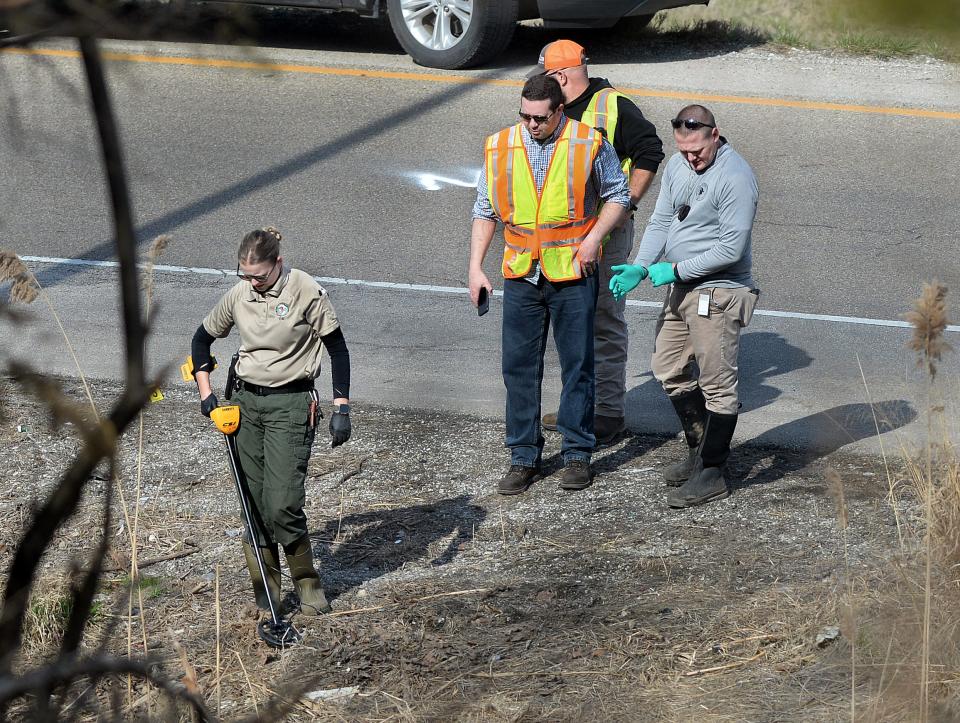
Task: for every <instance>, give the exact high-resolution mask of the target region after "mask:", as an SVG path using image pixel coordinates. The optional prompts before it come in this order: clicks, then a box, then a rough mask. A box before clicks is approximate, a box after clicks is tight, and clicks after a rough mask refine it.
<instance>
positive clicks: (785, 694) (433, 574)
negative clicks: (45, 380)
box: [0, 381, 912, 721]
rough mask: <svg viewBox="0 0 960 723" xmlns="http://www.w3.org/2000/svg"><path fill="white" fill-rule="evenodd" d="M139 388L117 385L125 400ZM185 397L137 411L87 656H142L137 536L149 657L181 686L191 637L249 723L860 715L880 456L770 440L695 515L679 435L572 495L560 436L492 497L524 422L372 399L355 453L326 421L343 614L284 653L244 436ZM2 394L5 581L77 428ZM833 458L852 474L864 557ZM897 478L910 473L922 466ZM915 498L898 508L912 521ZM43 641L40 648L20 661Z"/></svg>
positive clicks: (93, 511)
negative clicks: (267, 640) (270, 621)
mask: <svg viewBox="0 0 960 723" xmlns="http://www.w3.org/2000/svg"><path fill="white" fill-rule="evenodd" d="M66 385H67V393H68V394H70V395H71V396H76V397H77V398H78V399H79V398H80V392H79V389H78V388H77V387H76V385H75V384H74V383H72V382H69V381H67V382H66ZM117 391H118V390H117V387H116V386H113V385H109V384H102V383H101V384H97V385H96V386H95V388H94V393H95V396H96V398H97V399H98V400H99V402H98V403H100V404H103V405H104V406H105V404H106V401H107V400H109V399H110V398H111V395H114V394H116V393H117ZM164 392H165V395H166V398H165V399H164V400H163V401H162V402H160V403H158V404H153V405H150V406H149V407H148V409H147V410H146V412H145V414H144V425H143V442H142V452H138V450H140V449H141V437H140V429H139V426H138V425H134V426H133V427H132V428H131V430H130V431H129V432H128V433H127V435H125V437H124V439H123V441H122V457H121V469H122V485H121V487H122V490H123V499H122V501H121V500H120V499H118V500H117V504H116V512H115V514H114V523H113V526H112V529H111V530H109V531H108V534H110V535H111V536H112V537H113V538H114V543H113V549H112V551H111V560H110V561H111V567H112V568H113V569H112V570H111V571H110V572H108V573H107V574H106V575H105V579H104V585H103V592H102V595H101V608H100V610H99V612H98V615H97V617H95V619H94V620H93V621H92V628H91V636H90V641H89V644H91V645H93V644H95V642H96V640H95V638H96V635H97V633H98V632H100V631H103V630H106V629H107V628H108V627H109V626H110V625H111V624H114V623H118V624H119V626H120V627H119V631H121V632H122V634H120V633H117V634H116V635H115V637H116V641H115V642H114V643H113V644H112V647H113V648H114V649H115V650H116V651H117V652H122V651H124V650H126V647H127V619H126V617H127V613H128V609H127V607H126V605H121V606H120V608H119V609H118V610H116V611H114V607H113V605H114V603H113V602H112V601H114V600H116V599H118V598H122V596H123V592H124V590H126V589H127V587H128V584H129V576H128V566H129V560H130V533H129V530H130V528H131V527H135V528H136V539H137V547H138V550H137V555H138V559H139V561H140V564H141V566H142V569H141V574H142V575H143V576H144V582H143V583H142V585H141V594H139V595H135V597H134V599H133V612H134V624H133V626H132V628H131V630H132V632H131V643H130V647H131V649H132V650H134V651H136V652H143V648H144V646H145V645H146V647H147V648H148V649H149V650H150V652H151V653H152V654H154V655H156V656H158V657H159V658H160V659H161V660H163V661H165V664H166V665H167V667H168V670H169V672H170V675H171V676H172V677H179V676H181V675H182V674H183V671H182V668H181V667H180V663H179V660H180V657H179V655H178V653H177V652H176V651H175V650H174V647H173V641H174V640H176V641H178V642H179V643H180V644H181V645H182V646H183V647H184V649H185V650H186V652H187V656H188V658H189V660H190V662H191V664H192V665H193V666H194V667H195V668H196V670H197V676H198V681H199V685H200V688H201V690H202V691H203V693H204V695H206V696H207V698H208V700H210V701H211V705H213V706H214V707H217V705H218V704H217V700H218V699H219V709H220V711H221V712H222V713H223V714H224V715H226V716H228V717H229V716H234V715H239V714H240V713H243V712H250V711H252V710H253V707H254V701H255V700H256V701H257V702H258V704H259V703H262V700H263V698H264V697H266V695H268V694H269V693H271V692H280V691H283V690H287V689H290V688H291V686H296V685H298V684H300V683H303V684H307V683H309V685H310V687H311V688H312V689H334V688H344V687H351V686H355V687H357V689H358V692H357V693H356V694H355V695H353V696H352V697H351V698H349V699H348V700H346V701H340V702H329V703H306V702H301V703H300V704H298V706H297V707H296V709H295V710H294V712H293V714H292V718H293V719H295V720H316V719H330V720H343V719H349V720H365V719H378V720H383V719H387V718H391V717H393V718H397V719H404V720H414V719H416V720H464V721H466V720H583V719H584V718H587V717H594V718H600V719H603V720H631V721H636V720H664V719H666V720H689V719H693V718H697V719H706V720H796V719H808V720H814V719H815V720H833V719H837V720H839V719H843V718H845V717H847V716H848V715H849V709H848V705H849V696H850V679H849V649H848V648H847V645H846V642H845V640H844V639H843V638H842V637H841V638H840V639H839V640H837V641H836V642H834V643H833V644H832V645H828V646H827V647H825V648H823V649H821V648H819V647H818V646H817V644H816V636H817V633H818V632H819V631H820V630H822V629H823V628H825V627H827V626H838V625H840V617H841V613H840V611H839V605H838V600H839V598H840V595H841V594H842V592H843V591H844V590H845V589H846V585H847V581H848V580H851V579H856V580H858V581H860V582H858V584H861V585H863V586H868V585H869V580H871V579H873V578H874V577H875V576H877V575H882V574H883V570H884V569H885V567H886V566H887V565H889V561H890V560H891V559H892V558H893V557H894V556H895V555H896V554H897V553H898V552H899V542H898V532H897V524H896V523H897V519H896V516H895V514H894V508H893V507H891V505H890V502H889V500H888V495H889V484H890V481H889V480H888V474H887V470H886V469H885V468H884V467H883V465H881V464H879V463H878V461H877V460H873V459H867V458H859V457H854V456H849V455H844V454H842V453H836V452H835V453H832V454H830V455H828V456H825V457H820V456H818V455H816V454H811V453H810V452H809V451H806V452H804V451H791V450H785V449H779V448H776V449H774V448H761V447H755V446H751V445H750V444H749V443H747V444H745V445H743V446H741V447H739V448H738V449H737V450H735V452H734V456H733V458H732V461H731V478H732V480H733V484H734V494H733V495H732V496H731V497H730V498H729V499H727V500H723V501H720V502H716V503H713V504H710V505H706V506H704V507H699V508H694V509H691V510H682V511H677V510H670V509H668V508H667V507H666V506H665V503H664V497H665V488H664V487H663V484H662V482H661V480H660V477H659V470H660V469H661V467H662V466H663V465H664V464H665V463H668V462H670V461H673V460H674V459H675V458H677V457H679V456H681V455H682V454H684V453H685V448H684V447H683V444H682V441H681V440H680V439H679V438H666V437H657V436H651V435H644V434H636V435H633V436H630V437H629V438H628V439H626V440H624V441H623V442H621V443H619V444H618V445H616V446H614V447H612V448H611V449H608V450H604V451H602V452H600V453H598V454H597V456H596V457H595V467H596V469H597V472H598V475H597V479H596V481H595V483H594V485H593V486H592V487H590V488H589V489H587V490H584V491H582V492H578V493H569V492H564V491H562V490H560V489H559V488H558V487H557V475H556V474H555V473H556V472H557V471H559V468H560V458H559V440H558V438H557V437H556V436H554V435H550V436H549V437H548V442H547V444H548V448H547V454H548V459H547V463H546V469H547V475H546V476H545V477H544V478H543V479H542V480H540V481H539V482H537V483H536V484H534V485H533V486H532V487H531V489H530V490H529V491H528V492H527V493H526V494H524V495H520V496H518V497H513V498H503V497H500V496H499V495H497V494H496V493H495V488H496V482H497V480H498V479H499V477H500V475H501V474H502V473H503V471H504V469H505V467H506V464H507V454H506V452H505V450H504V449H503V446H502V434H503V428H502V422H501V420H499V419H488V418H481V417H476V416H468V415H457V414H450V413H440V412H433V411H424V410H406V409H387V408H378V407H374V406H371V405H364V404H357V405H355V411H354V414H353V419H354V437H353V439H352V440H351V441H350V443H348V444H347V445H345V446H344V447H340V448H337V449H330V448H329V447H328V446H326V444H325V435H324V434H318V441H317V443H316V445H315V447H314V454H313V457H312V459H311V462H310V467H309V477H308V481H307V507H306V510H307V515H308V518H309V520H310V525H311V530H312V535H311V536H312V540H313V543H314V551H315V555H316V558H317V561H318V567H319V569H320V570H321V576H322V578H323V582H324V585H325V587H326V589H327V590H328V593H329V596H330V598H331V600H332V603H333V606H334V613H333V614H332V615H329V616H325V617H322V618H313V619H311V618H305V617H303V616H295V618H294V620H295V622H296V624H297V625H298V626H300V627H301V628H302V629H303V631H304V633H305V643H304V645H302V646H300V647H297V648H295V649H291V650H287V651H284V652H282V653H275V652H273V651H270V650H269V649H267V648H265V647H264V646H263V645H262V644H260V643H259V642H258V641H257V638H256V633H255V623H256V611H255V610H254V609H253V608H252V606H251V604H250V599H251V595H250V593H249V581H248V578H247V573H246V569H245V567H244V565H243V558H242V553H241V550H240V540H239V532H240V529H241V522H240V517H239V513H238V508H237V503H236V500H235V497H234V492H233V486H232V482H231V480H230V478H229V476H228V471H227V466H226V458H225V452H224V449H223V441H222V437H220V435H219V434H217V433H216V432H215V430H213V428H212V427H211V426H210V424H209V422H208V421H207V420H206V419H204V418H203V417H201V416H200V415H199V413H198V404H197V402H196V399H195V395H193V394H191V393H189V392H188V391H187V390H185V389H170V390H164ZM0 398H2V399H3V400H4V401H3V409H4V412H5V415H4V420H3V422H2V426H0V444H2V445H3V449H4V450H5V453H4V455H3V457H2V458H0V481H2V483H0V514H2V515H3V518H4V519H5V520H7V521H8V524H6V525H4V527H3V531H2V540H0V558H2V563H3V567H4V569H5V568H6V567H7V565H8V564H9V561H10V558H11V555H12V551H13V549H14V545H15V541H16V539H17V537H18V535H19V533H20V532H21V531H22V529H23V526H24V524H26V522H27V521H28V520H29V518H30V515H31V514H32V512H31V510H32V508H33V506H34V505H35V504H36V503H37V502H38V501H39V500H40V499H41V498H42V496H43V495H44V493H45V492H46V491H48V490H49V489H51V487H52V485H53V484H54V482H55V481H56V479H57V477H58V475H59V474H60V473H61V472H62V470H63V468H64V466H65V464H66V462H67V460H68V458H69V456H70V454H71V453H72V452H73V451H74V450H75V448H76V441H75V437H74V435H72V434H70V433H69V430H61V431H59V432H58V431H55V430H52V429H50V428H49V425H48V423H47V422H46V421H44V413H43V410H42V409H41V408H39V407H38V406H37V405H36V404H35V403H34V402H32V401H31V400H30V399H29V398H26V397H24V396H23V394H22V393H21V392H20V391H19V390H18V389H17V388H16V387H15V386H13V385H12V384H10V383H9V382H0ZM18 425H20V426H19V430H18ZM321 429H322V430H324V431H325V427H322V428H321ZM828 467H832V468H833V469H835V470H837V472H838V473H839V475H840V478H841V480H842V482H843V486H844V491H845V499H846V504H847V514H848V519H849V525H848V527H847V530H846V546H844V540H843V536H842V534H841V530H840V528H839V525H838V522H837V514H836V509H835V502H834V499H833V497H832V496H831V494H830V490H829V485H828V483H827V481H826V478H825V470H826V469H827V468H828ZM892 475H893V476H892V481H893V482H894V483H896V484H897V485H898V486H899V487H901V488H905V487H906V486H905V485H904V484H903V482H902V479H901V478H902V477H903V476H904V470H903V468H902V465H899V466H896V467H895V468H894V470H893V472H892ZM103 489H104V481H103V480H98V479H94V480H93V481H92V483H91V485H90V489H89V490H88V493H87V495H86V497H85V499H84V501H83V504H82V508H81V510H80V511H79V512H78V514H77V515H76V516H75V517H74V518H73V519H71V520H70V522H69V523H68V524H67V525H66V526H65V528H64V529H63V530H62V531H61V534H59V535H58V537H57V540H56V541H55V543H54V545H53V548H52V550H51V551H50V553H49V554H48V555H47V557H46V558H45V560H44V562H43V573H42V575H43V585H42V586H41V587H42V588H43V589H45V590H49V589H52V588H55V587H56V586H57V585H58V584H62V579H63V576H64V571H65V570H66V569H67V565H68V561H70V560H79V561H82V560H83V559H85V557H86V556H87V555H88V554H89V553H90V551H91V550H92V547H93V545H94V544H95V543H96V540H97V539H98V538H99V535H100V534H101V532H100V522H99V519H100V518H99V514H100V509H99V503H100V497H99V494H98V493H99V492H101V491H102V490H103ZM138 496H139V503H137V498H138ZM124 506H125V507H126V509H125V510H124V509H123V508H124ZM911 509H912V508H911V503H910V502H909V500H906V501H900V502H898V508H897V513H898V514H899V515H900V516H901V518H902V517H903V516H905V515H907V514H909V513H910V512H911ZM290 588H291V585H290V584H289V581H287V582H286V584H285V589H286V590H290ZM217 590H219V596H217V595H216V594H215V593H216V591H217ZM294 602H295V601H294ZM218 612H219V615H220V626H219V631H218V628H217V623H216V620H217V613H218ZM115 616H119V618H117V617H115ZM141 625H142V627H143V629H141ZM218 636H219V650H220V655H219V664H218V662H217V661H218V657H217V640H218ZM47 648H49V645H48V646H47ZM43 651H44V648H43V646H41V645H37V646H34V647H30V646H27V647H25V650H24V655H23V658H24V660H22V661H21V665H25V664H27V663H31V662H37V660H39V659H40V658H41V657H42V655H43ZM861 680H862V682H863V684H864V685H867V684H869V677H868V676H866V675H865V676H863V678H862V679H861Z"/></svg>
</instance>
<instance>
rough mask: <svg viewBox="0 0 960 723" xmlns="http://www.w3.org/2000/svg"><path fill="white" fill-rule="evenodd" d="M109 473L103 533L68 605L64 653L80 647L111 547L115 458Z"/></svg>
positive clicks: (104, 501) (68, 653)
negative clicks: (105, 559)
mask: <svg viewBox="0 0 960 723" xmlns="http://www.w3.org/2000/svg"><path fill="white" fill-rule="evenodd" d="M110 468H111V469H110V474H109V475H107V483H106V484H107V488H106V490H105V491H104V493H103V537H102V538H101V540H100V544H99V545H97V550H96V552H95V553H94V555H93V561H92V562H91V563H90V567H89V570H88V571H87V573H86V574H85V575H84V576H83V581H82V582H81V584H80V585H79V586H77V589H76V590H75V591H74V594H73V604H72V605H71V607H70V620H68V621H67V627H66V630H64V633H63V641H62V642H61V643H60V652H61V654H63V655H73V654H75V653H76V652H77V648H79V647H80V641H81V640H82V639H83V631H84V630H86V627H87V621H88V620H89V618H90V610H91V608H92V606H93V596H94V595H96V593H97V585H98V584H99V582H100V575H101V574H102V572H103V560H104V558H105V557H106V556H107V550H108V549H109V547H110V535H109V534H108V532H109V530H110V520H111V514H110V504H111V503H112V502H113V484H114V480H116V478H117V475H116V461H113V462H111V465H110Z"/></svg>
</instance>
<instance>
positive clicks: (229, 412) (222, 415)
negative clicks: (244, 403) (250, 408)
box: [210, 404, 240, 434]
mask: <svg viewBox="0 0 960 723" xmlns="http://www.w3.org/2000/svg"><path fill="white" fill-rule="evenodd" d="M210 419H212V420H213V423H214V424H216V425H217V429H219V430H220V431H221V432H223V433H224V434H233V433H234V432H236V431H237V428H238V427H239V426H240V407H238V406H237V405H236V404H231V405H229V406H226V407H217V408H216V409H214V410H213V411H212V412H210Z"/></svg>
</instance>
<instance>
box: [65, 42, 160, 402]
mask: <svg viewBox="0 0 960 723" xmlns="http://www.w3.org/2000/svg"><path fill="white" fill-rule="evenodd" d="M80 53H81V55H82V56H83V65H84V68H85V69H86V71H87V83H88V85H89V89H90V102H91V104H92V105H93V113H94V116H95V117H96V119H97V130H98V131H99V133H100V145H101V150H102V152H103V163H104V166H105V168H106V173H107V185H108V187H109V189H110V205H111V208H112V211H113V230H114V234H115V238H116V246H117V260H118V261H119V262H120V294H121V297H122V300H123V331H124V340H125V342H126V389H125V393H126V394H129V393H130V391H131V390H133V389H142V388H143V386H144V383H145V381H146V380H145V378H144V364H143V358H144V340H145V337H146V327H145V325H144V321H143V316H142V314H141V312H140V285H139V276H138V274H137V268H136V265H137V240H136V235H135V232H134V229H133V212H132V209H131V205H130V195H129V192H128V190H127V177H126V172H125V171H124V167H123V152H122V149H121V147H120V134H119V132H118V130H117V124H116V120H115V117H114V114H113V108H112V105H111V103H110V93H109V91H108V89H107V82H106V77H105V76H104V72H103V62H102V60H101V58H100V50H99V47H98V45H97V41H96V40H95V39H94V38H90V37H81V38H80Z"/></svg>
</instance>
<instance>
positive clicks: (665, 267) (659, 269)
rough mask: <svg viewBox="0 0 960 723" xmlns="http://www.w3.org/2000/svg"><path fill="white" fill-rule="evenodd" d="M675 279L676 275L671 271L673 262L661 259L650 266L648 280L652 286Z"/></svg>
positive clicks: (670, 282)
mask: <svg viewBox="0 0 960 723" xmlns="http://www.w3.org/2000/svg"><path fill="white" fill-rule="evenodd" d="M676 280H677V275H676V274H675V273H673V264H671V263H670V262H669V261H661V262H660V263H659V264H654V265H653V266H651V267H650V281H651V282H652V283H653V285H654V286H663V285H664V284H672V283H673V282H674V281H676Z"/></svg>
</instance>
